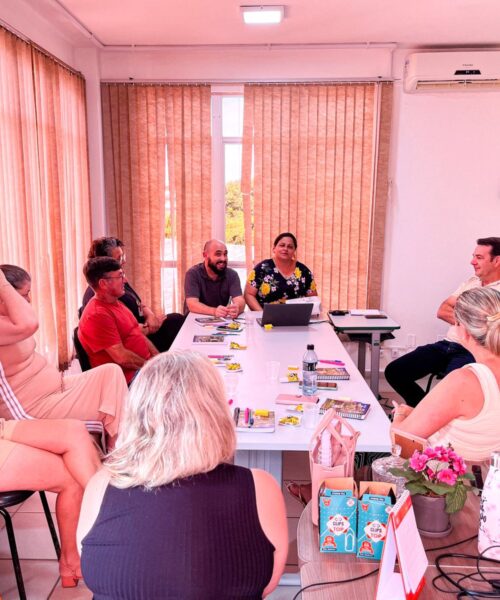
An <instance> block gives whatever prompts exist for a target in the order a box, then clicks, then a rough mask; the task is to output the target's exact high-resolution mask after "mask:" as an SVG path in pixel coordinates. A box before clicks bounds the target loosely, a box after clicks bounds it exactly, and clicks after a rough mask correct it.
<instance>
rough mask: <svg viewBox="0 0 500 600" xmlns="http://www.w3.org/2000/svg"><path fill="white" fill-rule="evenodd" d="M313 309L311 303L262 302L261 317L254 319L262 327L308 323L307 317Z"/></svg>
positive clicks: (308, 317) (309, 316)
mask: <svg viewBox="0 0 500 600" xmlns="http://www.w3.org/2000/svg"><path fill="white" fill-rule="evenodd" d="M312 309H313V304H312V303H306V302H304V303H303V304H264V312H263V313H262V318H258V319H256V321H257V323H258V324H259V325H261V326H262V327H263V326H264V325H273V327H280V326H290V325H309V319H310V318H311V313H312Z"/></svg>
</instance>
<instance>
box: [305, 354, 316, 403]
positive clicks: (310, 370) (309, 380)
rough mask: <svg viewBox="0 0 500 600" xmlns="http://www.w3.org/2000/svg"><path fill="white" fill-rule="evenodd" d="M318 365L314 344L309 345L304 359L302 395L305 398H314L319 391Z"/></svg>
mask: <svg viewBox="0 0 500 600" xmlns="http://www.w3.org/2000/svg"><path fill="white" fill-rule="evenodd" d="M317 364H318V357H317V356H316V352H314V344H307V351H306V353H305V354H304V358H303V359H302V393H303V394H304V396H312V395H313V394H315V393H316V391H317V389H318V374H317V372H316V365H317Z"/></svg>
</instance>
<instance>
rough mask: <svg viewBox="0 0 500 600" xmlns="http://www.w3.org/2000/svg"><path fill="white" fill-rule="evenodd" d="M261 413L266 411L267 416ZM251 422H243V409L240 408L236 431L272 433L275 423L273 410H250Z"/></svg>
mask: <svg viewBox="0 0 500 600" xmlns="http://www.w3.org/2000/svg"><path fill="white" fill-rule="evenodd" d="M262 413H267V416H266V415H265V414H262ZM252 418H253V424H252V425H250V420H249V421H248V422H247V423H245V410H243V409H242V410H240V412H239V416H238V423H237V425H236V431H239V432H240V433H272V432H273V431H274V425H275V415H274V410H254V411H252Z"/></svg>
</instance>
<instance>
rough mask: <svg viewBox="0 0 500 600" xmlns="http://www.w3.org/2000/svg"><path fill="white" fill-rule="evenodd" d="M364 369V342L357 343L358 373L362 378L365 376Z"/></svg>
mask: <svg viewBox="0 0 500 600" xmlns="http://www.w3.org/2000/svg"><path fill="white" fill-rule="evenodd" d="M365 368H366V344H365V342H358V371H359V372H360V373H361V375H362V377H364V376H365Z"/></svg>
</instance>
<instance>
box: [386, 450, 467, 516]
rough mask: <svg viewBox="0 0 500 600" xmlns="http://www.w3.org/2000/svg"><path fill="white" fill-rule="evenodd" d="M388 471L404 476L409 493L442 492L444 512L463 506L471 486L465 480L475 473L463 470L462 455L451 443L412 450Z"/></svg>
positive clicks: (436, 493) (428, 493)
mask: <svg viewBox="0 0 500 600" xmlns="http://www.w3.org/2000/svg"><path fill="white" fill-rule="evenodd" d="M389 471H390V472H391V473H392V474H393V475H396V476H397V477H404V478H405V479H406V481H407V483H406V489H407V490H408V491H409V492H410V494H411V495H412V496H413V494H422V495H424V496H445V498H446V512H447V513H454V512H457V511H459V510H462V508H463V507H464V504H465V501H466V499H467V492H468V491H471V490H472V489H473V488H472V486H471V485H469V484H468V483H467V481H468V480H471V479H474V477H473V476H472V475H471V474H470V473H466V466H465V463H464V460H463V458H462V457H461V456H458V454H457V453H456V452H455V451H454V450H453V447H452V446H451V445H448V447H447V448H445V447H444V446H436V447H435V448H430V447H429V448H426V449H425V450H424V451H423V452H419V451H418V450H415V452H414V453H413V455H412V456H411V458H410V459H409V460H407V461H405V463H404V464H403V466H402V467H401V468H392V469H389Z"/></svg>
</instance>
